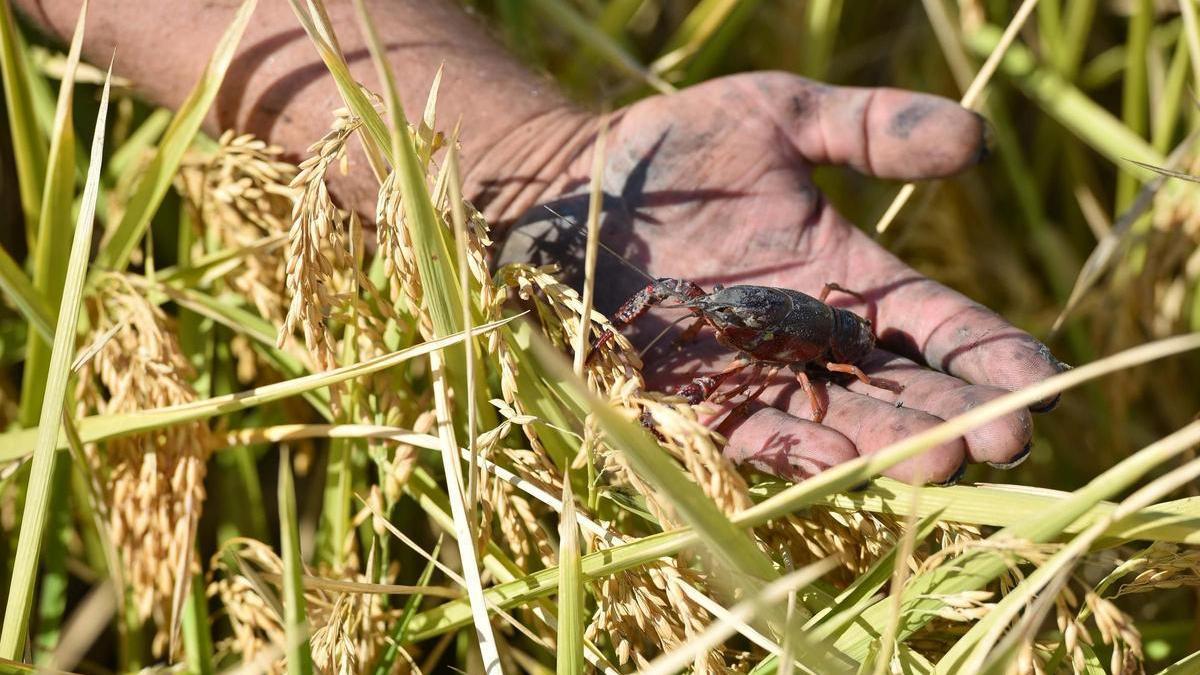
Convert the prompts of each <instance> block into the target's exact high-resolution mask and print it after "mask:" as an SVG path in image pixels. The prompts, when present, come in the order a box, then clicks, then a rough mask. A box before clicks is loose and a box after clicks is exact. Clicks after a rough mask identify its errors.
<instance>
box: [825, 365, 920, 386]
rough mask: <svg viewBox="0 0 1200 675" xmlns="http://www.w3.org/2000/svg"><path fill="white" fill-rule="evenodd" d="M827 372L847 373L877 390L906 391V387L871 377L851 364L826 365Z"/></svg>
mask: <svg viewBox="0 0 1200 675" xmlns="http://www.w3.org/2000/svg"><path fill="white" fill-rule="evenodd" d="M822 365H824V366H825V370H828V371H830V372H832V373H846V374H847V375H853V376H854V377H856V378H858V381H859V382H862V383H863V384H869V385H871V386H872V387H875V388H876V389H886V390H888V391H890V392H892V393H896V394H899V393H901V392H903V391H904V387H903V386H901V385H900V384H898V383H896V382H892V381H891V380H884V379H881V378H877V377H871V376H870V375H867V374H866V373H864V372H863V371H862V368H859V367H858V366H855V365H852V364H849V363H825V364H822Z"/></svg>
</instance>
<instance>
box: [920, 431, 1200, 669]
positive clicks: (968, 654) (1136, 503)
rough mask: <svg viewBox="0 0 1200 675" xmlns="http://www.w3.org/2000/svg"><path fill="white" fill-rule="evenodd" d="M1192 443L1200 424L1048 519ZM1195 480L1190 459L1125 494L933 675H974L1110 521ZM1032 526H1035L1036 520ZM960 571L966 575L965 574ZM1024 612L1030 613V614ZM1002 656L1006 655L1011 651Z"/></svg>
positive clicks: (1197, 464)
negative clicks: (1014, 622) (1003, 633)
mask: <svg viewBox="0 0 1200 675" xmlns="http://www.w3.org/2000/svg"><path fill="white" fill-rule="evenodd" d="M1197 443H1200V422H1192V423H1191V424H1190V425H1188V426H1186V427H1184V428H1183V429H1181V430H1179V431H1177V432H1175V433H1174V434H1171V435H1170V436H1167V437H1166V438H1163V439H1162V440H1160V441H1158V442H1156V443H1154V444H1152V445H1150V446H1148V447H1146V448H1144V449H1143V450H1141V451H1140V452H1138V453H1137V454H1135V455H1133V456H1132V457H1129V458H1127V459H1126V460H1124V461H1123V462H1121V463H1120V464H1118V465H1117V466H1115V467H1113V468H1112V469H1110V470H1108V471H1106V472H1105V473H1104V474H1102V475H1101V476H1099V477H1098V478H1096V479H1095V481H1093V483H1092V484H1089V486H1088V487H1085V488H1084V489H1083V490H1080V491H1079V494H1078V495H1076V496H1075V497H1073V498H1072V499H1071V500H1070V501H1069V502H1068V503H1067V504H1064V509H1065V510H1066V511H1067V514H1066V516H1061V517H1060V516H1055V517H1054V518H1052V520H1061V519H1062V518H1063V517H1069V516H1070V515H1072V514H1076V513H1080V512H1086V511H1087V510H1089V509H1090V508H1091V507H1092V506H1093V505H1094V504H1095V503H1096V502H1097V501H1098V497H1097V496H1096V495H1097V492H1096V491H1094V490H1093V491H1089V490H1088V488H1090V487H1092V485H1094V484H1095V483H1096V482H1097V481H1103V483H1101V484H1100V485H1101V486H1102V487H1103V489H1104V490H1106V491H1108V493H1109V494H1114V493H1119V492H1121V491H1123V490H1124V489H1125V488H1127V487H1128V486H1130V485H1131V484H1133V482H1134V481H1136V480H1138V479H1139V478H1141V477H1142V476H1144V475H1145V474H1146V473H1148V472H1150V471H1152V470H1154V469H1155V468H1157V467H1159V466H1161V465H1162V464H1164V463H1165V462H1167V461H1169V460H1171V459H1173V458H1174V457H1175V456H1177V455H1179V454H1180V453H1182V452H1185V451H1187V450H1189V449H1191V448H1192V447H1194V446H1195V445H1196V444H1197ZM1197 475H1200V460H1192V461H1190V462H1188V463H1187V464H1185V465H1184V466H1181V467H1179V468H1178V469H1175V470H1174V471H1171V472H1169V473H1168V474H1166V475H1164V476H1162V477H1160V478H1158V479H1156V480H1155V481H1153V482H1152V483H1150V484H1149V485H1147V486H1146V487H1144V488H1142V489H1140V490H1138V491H1137V492H1135V493H1134V494H1132V495H1130V496H1129V497H1128V498H1126V499H1125V500H1123V501H1122V502H1121V503H1120V505H1118V507H1117V508H1116V510H1114V511H1113V512H1111V513H1109V514H1108V515H1107V516H1105V517H1104V518H1102V519H1100V520H1099V521H1098V522H1096V523H1095V524H1094V525H1092V526H1091V527H1089V528H1088V529H1087V530H1085V531H1084V532H1082V533H1080V534H1078V535H1076V536H1075V538H1074V539H1072V540H1071V541H1070V543H1068V544H1067V545H1066V546H1065V547H1063V548H1062V549H1061V550H1059V551H1058V552H1057V553H1055V554H1054V556H1052V557H1051V558H1050V559H1049V560H1047V561H1046V562H1045V563H1043V564H1040V565H1038V568H1037V569H1036V570H1034V571H1033V572H1032V573H1031V574H1030V575H1029V576H1027V577H1026V578H1025V579H1024V580H1023V581H1022V582H1021V583H1020V584H1019V585H1018V586H1017V587H1016V588H1014V589H1011V590H1010V591H1008V592H1007V593H1005V594H1004V598H1003V599H1002V600H1001V601H1000V602H999V603H997V604H996V607H995V608H994V609H993V610H992V611H991V612H988V614H987V616H985V617H984V618H983V619H981V620H980V621H979V622H977V623H976V624H975V625H974V626H972V627H971V629H970V630H969V631H967V634H966V635H964V636H963V637H961V638H960V639H959V640H958V641H956V642H955V643H954V646H953V647H951V649H950V651H948V652H947V653H946V655H945V656H943V657H942V659H941V660H940V661H939V662H938V664H937V670H936V672H938V673H951V672H977V671H978V670H979V669H980V667H981V666H982V664H983V662H984V660H985V659H986V658H987V655H988V652H989V651H990V650H991V647H992V645H994V644H995V642H996V641H997V640H998V639H999V634H1000V632H1001V631H1003V630H1004V629H1005V628H1007V627H1008V623H1009V622H1010V621H1011V620H1012V618H1013V617H1015V616H1016V614H1017V613H1018V612H1019V611H1020V609H1021V608H1022V607H1025V606H1029V605H1030V604H1032V603H1033V602H1034V600H1035V598H1036V597H1037V594H1038V593H1039V592H1041V591H1042V590H1043V588H1046V587H1047V586H1048V585H1051V584H1054V583H1055V581H1056V580H1061V581H1060V582H1059V584H1058V586H1061V583H1065V581H1066V578H1065V575H1067V574H1069V573H1070V571H1071V570H1072V569H1073V568H1074V566H1075V564H1076V563H1077V562H1078V560H1079V558H1080V557H1081V556H1082V555H1083V554H1084V553H1086V552H1087V551H1088V550H1089V549H1090V548H1091V546H1092V544H1093V543H1095V541H1096V540H1097V539H1099V538H1100V536H1101V535H1103V534H1104V530H1105V528H1106V527H1107V526H1108V524H1109V523H1110V522H1112V521H1113V520H1117V519H1120V518H1122V517H1123V516H1124V515H1126V514H1128V513H1133V512H1136V511H1138V510H1140V509H1143V508H1145V507H1147V506H1149V505H1150V504H1152V503H1154V502H1155V501H1157V500H1159V499H1162V498H1163V497H1165V496H1166V495H1168V494H1170V493H1171V492H1173V491H1175V490H1176V489H1178V488H1180V487H1182V486H1183V485H1185V484H1187V483H1189V482H1191V481H1192V480H1193V479H1194V478H1196V476H1197ZM1089 492H1090V494H1087V495H1086V496H1085V495H1084V494H1083V493H1089ZM1031 522H1037V520H1036V519H1035V520H1034V521H1031ZM1011 529H1012V530H1014V531H1013V532H1010V536H1017V537H1020V536H1023V534H1024V533H1023V532H1021V531H1020V530H1021V529H1023V528H1020V527H1019V526H1018V527H1015V528H1011ZM1031 529H1032V528H1031ZM1039 534H1040V532H1039ZM1051 536H1053V535H1051ZM1047 538H1048V537H1047ZM1035 541H1036V540H1035ZM964 571H966V572H969V571H970V570H964ZM1058 590H1059V587H1056V586H1050V587H1049V588H1046V594H1045V596H1044V597H1043V600H1046V599H1048V598H1052V597H1054V596H1056V595H1057V593H1058ZM1027 611H1028V612H1031V613H1033V610H1032V609H1030V610H1027ZM1034 614H1036V613H1034ZM1001 651H1007V652H1010V653H1011V651H1012V650H1011V649H1008V650H1001Z"/></svg>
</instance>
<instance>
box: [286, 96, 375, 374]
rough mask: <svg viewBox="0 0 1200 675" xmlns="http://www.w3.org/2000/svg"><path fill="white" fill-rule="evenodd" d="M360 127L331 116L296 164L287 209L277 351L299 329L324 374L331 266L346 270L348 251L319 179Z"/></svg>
mask: <svg viewBox="0 0 1200 675" xmlns="http://www.w3.org/2000/svg"><path fill="white" fill-rule="evenodd" d="M361 125H362V121H361V120H359V119H358V118H356V117H353V116H351V115H350V113H349V112H348V111H346V110H338V111H337V112H336V113H335V120H334V123H333V127H332V128H331V129H330V131H329V133H327V134H325V136H324V137H322V138H321V140H319V141H317V142H316V143H314V144H313V145H312V146H311V147H309V152H310V153H313V156H311V157H309V158H308V159H306V160H304V161H303V162H302V163H301V164H300V172H299V173H298V174H296V176H295V178H294V179H293V180H292V186H293V187H295V188H297V189H298V190H299V191H300V197H299V198H298V199H297V200H296V203H295V207H294V208H293V209H292V226H291V231H290V233H289V249H288V260H287V271H286V287H287V290H288V293H290V294H291V302H290V303H289V305H288V311H287V316H286V317H285V318H284V322H283V329H282V330H281V331H280V333H279V341H278V344H279V346H283V343H284V342H285V340H286V338H287V336H289V335H291V334H292V333H293V331H295V330H296V327H297V326H299V327H300V328H301V330H302V331H303V333H304V344H305V347H307V349H308V351H309V353H310V354H312V356H313V358H314V359H315V360H316V363H317V366H318V367H319V368H321V369H324V370H328V369H330V368H333V367H335V366H336V365H337V360H336V358H337V357H336V350H335V346H334V342H333V337H332V336H331V335H330V334H329V331H328V328H327V326H326V319H325V317H326V314H327V312H329V311H330V308H331V307H332V305H333V302H334V301H333V298H332V296H331V291H330V285H331V281H332V278H333V272H334V265H333V262H331V261H330V259H329V258H328V257H327V252H330V253H329V254H331V255H332V256H333V257H334V262H336V263H338V266H339V267H340V268H342V269H346V268H349V267H350V266H351V264H352V263H350V262H348V261H349V255H350V254H349V250H348V245H347V242H346V241H345V237H346V229H345V218H344V216H343V214H342V212H341V211H340V210H339V209H338V208H337V207H336V206H335V205H334V203H333V200H332V199H331V198H330V196H329V188H328V185H327V184H326V181H325V176H326V174H327V173H328V171H329V169H330V167H332V166H333V165H334V163H335V162H338V161H339V160H342V159H344V158H345V156H346V144H347V142H348V141H349V140H350V137H351V136H353V135H354V133H355V132H356V131H357V130H358V129H359V127H360V126H361Z"/></svg>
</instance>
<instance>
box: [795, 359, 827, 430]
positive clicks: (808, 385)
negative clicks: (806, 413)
mask: <svg viewBox="0 0 1200 675" xmlns="http://www.w3.org/2000/svg"><path fill="white" fill-rule="evenodd" d="M796 381H797V382H799V383H800V388H801V389H803V390H804V393H805V394H808V404H809V406H810V407H811V408H812V421H814V422H816V423H817V424H820V423H821V422H823V421H824V420H825V404H824V403H822V402H821V398H820V397H819V396H817V390H816V388H814V387H813V383H812V380H810V379H808V373H806V372H804V371H803V370H797V371H796Z"/></svg>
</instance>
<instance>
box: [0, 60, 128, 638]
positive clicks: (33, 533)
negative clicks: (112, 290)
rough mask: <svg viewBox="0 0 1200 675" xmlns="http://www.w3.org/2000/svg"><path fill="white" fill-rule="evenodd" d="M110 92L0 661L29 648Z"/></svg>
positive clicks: (96, 141) (57, 338)
mask: <svg viewBox="0 0 1200 675" xmlns="http://www.w3.org/2000/svg"><path fill="white" fill-rule="evenodd" d="M110 73H111V66H110ZM108 92H109V82H108V81H107V80H106V81H105V83H104V91H103V93H102V94H101V97H100V112H99V114H98V116H97V118H96V131H95V135H94V136H93V138H92V152H91V163H90V165H89V166H88V177H87V182H86V183H85V185H84V191H83V201H82V203H81V204H80V208H79V219H78V221H77V225H76V227H75V233H74V237H73V239H72V242H71V254H70V260H69V262H68V265H67V270H68V271H67V280H66V284H65V285H64V289H63V299H62V304H61V306H60V308H59V313H58V324H57V326H56V327H55V332H54V349H53V350H52V352H51V357H50V369H49V372H48V382H47V384H46V397H45V400H44V402H43V405H42V411H41V421H40V423H39V425H38V427H37V439H36V443H35V446H34V453H33V466H32V468H31V470H30V477H29V487H28V492H27V494H26V497H25V508H24V512H23V514H22V517H21V532H20V535H19V537H18V539H17V552H16V557H15V559H14V560H15V562H14V564H15V568H14V570H13V575H12V580H11V584H10V586H9V593H8V602H7V604H6V606H5V611H4V628H3V633H2V634H0V658H6V659H13V660H16V659H19V658H21V655H22V653H23V649H24V645H25V637H26V629H27V627H28V621H29V609H30V606H31V605H32V603H33V588H34V583H35V582H36V580H37V567H38V557H39V554H40V548H41V544H42V536H43V529H44V527H45V524H46V516H47V507H48V506H49V502H50V497H51V495H50V494H48V492H49V487H50V484H51V479H52V476H51V472H52V469H53V467H54V463H55V462H54V456H55V452H54V450H55V448H56V447H57V442H58V436H59V429H60V427H61V423H60V420H61V419H62V410H63V406H64V403H65V401H64V399H65V398H66V393H67V382H68V380H69V378H70V374H71V371H70V366H71V360H72V358H73V357H74V354H75V329H76V326H77V324H78V321H79V308H80V303H81V301H82V297H83V281H84V275H85V274H86V272H87V261H88V253H89V251H90V250H91V245H92V224H93V216H94V214H95V209H96V195H97V192H98V190H99V186H100V160H101V157H102V152H103V149H104V124H105V120H106V114H107V111H108Z"/></svg>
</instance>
